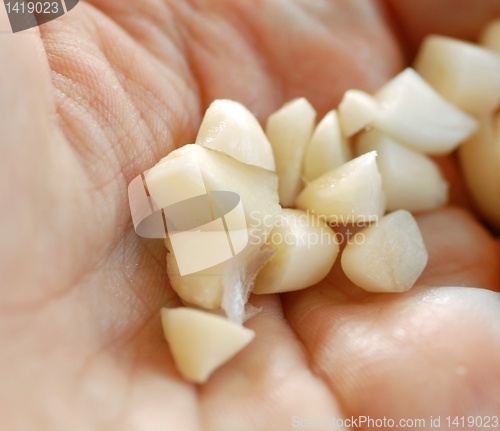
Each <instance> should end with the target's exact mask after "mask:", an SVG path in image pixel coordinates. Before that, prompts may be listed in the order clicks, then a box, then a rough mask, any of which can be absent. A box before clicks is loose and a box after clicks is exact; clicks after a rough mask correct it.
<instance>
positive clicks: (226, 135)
mask: <svg viewBox="0 0 500 431" xmlns="http://www.w3.org/2000/svg"><path fill="white" fill-rule="evenodd" d="M196 143H197V144H199V145H202V146H204V147H206V148H210V149H212V150H217V151H220V152H222V153H224V154H227V155H228V156H231V157H234V158H235V159H236V160H239V161H240V162H243V163H246V164H249V165H254V166H259V167H261V168H263V169H267V170H270V171H274V170H275V169H276V167H275V163H274V155H273V150H272V148H271V144H270V143H269V141H268V139H267V137H266V135H265V133H264V130H262V127H261V126H260V124H259V122H258V121H257V119H256V118H255V116H254V115H253V114H252V113H251V112H250V111H249V110H248V109H247V108H245V107H244V106H243V105H242V104H241V103H238V102H233V101H232V100H224V99H223V100H215V101H214V102H212V104H211V105H210V106H209V108H208V109H207V112H206V113H205V116H204V117H203V121H202V122H201V126H200V130H199V131H198V136H197V137H196Z"/></svg>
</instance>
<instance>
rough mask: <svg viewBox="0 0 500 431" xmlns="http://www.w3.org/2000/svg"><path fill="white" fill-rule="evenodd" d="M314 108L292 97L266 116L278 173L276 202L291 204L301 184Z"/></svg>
mask: <svg viewBox="0 0 500 431" xmlns="http://www.w3.org/2000/svg"><path fill="white" fill-rule="evenodd" d="M315 119H316V111H315V110H314V108H313V107H312V106H311V104H310V103H309V102H308V101H307V100H306V99H304V98H301V99H296V100H293V101H291V102H289V103H287V104H285V105H284V106H283V107H282V108H280V109H279V110H278V111H276V112H275V113H274V114H271V115H270V116H269V118H268V119H267V125H266V135H267V137H268V139H269V142H271V146H272V148H273V152H274V158H275V161H276V173H277V174H278V178H279V184H278V190H279V197H280V203H281V205H282V206H284V207H291V206H293V203H294V201H295V198H296V197H297V195H298V194H299V192H300V189H301V187H302V179H301V172H302V160H303V157H304V153H305V150H306V147H307V144H308V143H309V140H310V139H311V134H312V132H313V128H314V122H315Z"/></svg>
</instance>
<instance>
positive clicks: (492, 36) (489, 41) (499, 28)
mask: <svg viewBox="0 0 500 431" xmlns="http://www.w3.org/2000/svg"><path fill="white" fill-rule="evenodd" d="M479 43H480V44H481V45H483V46H484V47H485V48H488V49H491V50H492V51H495V52H496V53H497V54H500V19H495V20H493V21H491V22H489V23H488V24H487V25H486V26H485V27H484V29H483V31H482V32H481V34H480V36H479Z"/></svg>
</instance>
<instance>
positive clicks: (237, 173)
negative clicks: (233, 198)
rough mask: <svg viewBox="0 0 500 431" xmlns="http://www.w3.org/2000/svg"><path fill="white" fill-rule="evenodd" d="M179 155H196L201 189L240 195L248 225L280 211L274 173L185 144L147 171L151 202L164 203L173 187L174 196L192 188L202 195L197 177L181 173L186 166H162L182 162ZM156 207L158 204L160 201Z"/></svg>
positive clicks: (197, 146)
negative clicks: (174, 168)
mask: <svg viewBox="0 0 500 431" xmlns="http://www.w3.org/2000/svg"><path fill="white" fill-rule="evenodd" d="M183 156H193V157H195V158H196V161H197V164H198V166H199V167H200V169H201V177H202V185H203V187H204V189H203V190H206V191H208V192H211V191H231V192H235V193H237V194H238V195H239V196H240V197H241V200H242V203H243V208H244V211H245V217H246V221H247V225H248V226H249V227H250V226H252V225H255V224H259V221H261V220H263V219H264V218H266V217H267V218H268V217H269V216H273V215H274V214H277V213H279V212H280V211H281V207H280V205H279V203H278V199H279V198H278V192H277V187H278V178H277V176H276V174H275V173H274V172H270V171H268V170H265V169H262V168H259V167H256V166H251V165H247V164H245V163H242V162H240V161H238V160H236V159H234V158H232V157H230V156H227V155H225V154H223V153H220V152H218V151H213V150H210V149H207V148H204V147H202V146H200V145H196V144H190V145H185V146H183V147H181V148H178V149H177V150H174V151H172V152H171V153H169V154H168V156H166V157H164V158H163V159H162V160H160V162H159V163H158V164H157V165H156V166H154V167H153V168H152V169H151V170H150V171H149V172H148V174H147V175H146V183H147V184H148V188H149V192H150V194H151V196H152V197H153V199H154V200H155V202H160V203H163V202H165V201H166V199H167V198H166V197H167V196H170V195H172V193H173V190H174V189H175V193H176V195H178V196H185V194H186V193H187V192H189V193H192V192H191V191H192V190H196V191H197V194H196V195H195V196H197V195H200V194H202V193H198V191H199V183H200V180H199V178H198V177H196V176H195V175H191V173H189V174H186V173H185V172H186V171H187V169H188V167H189V166H188V165H183V164H181V165H179V167H178V170H176V171H175V172H173V171H172V168H171V165H170V164H169V165H168V167H167V165H164V162H168V161H172V160H176V159H178V158H181V157H182V160H183V161H184V160H186V159H185V158H184V157H183ZM206 191H204V192H203V193H206ZM183 199H186V197H185V198H183ZM180 200H181V199H180ZM158 206H159V207H162V206H161V205H160V204H158Z"/></svg>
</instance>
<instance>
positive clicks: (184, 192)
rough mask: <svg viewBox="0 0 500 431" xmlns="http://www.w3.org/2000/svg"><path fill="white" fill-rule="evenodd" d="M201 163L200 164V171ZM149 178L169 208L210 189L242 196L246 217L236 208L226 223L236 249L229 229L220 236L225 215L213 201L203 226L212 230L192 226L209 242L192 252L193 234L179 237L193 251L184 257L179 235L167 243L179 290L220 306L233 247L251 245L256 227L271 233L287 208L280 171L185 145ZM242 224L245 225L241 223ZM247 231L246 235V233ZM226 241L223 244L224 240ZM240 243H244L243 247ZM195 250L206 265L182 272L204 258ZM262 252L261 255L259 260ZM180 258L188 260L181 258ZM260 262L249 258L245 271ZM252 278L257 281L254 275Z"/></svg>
mask: <svg viewBox="0 0 500 431" xmlns="http://www.w3.org/2000/svg"><path fill="white" fill-rule="evenodd" d="M195 167H197V168H198V171H196V169H195ZM146 183H147V185H148V190H149V193H150V195H151V197H152V198H153V200H154V202H156V204H157V206H158V207H159V208H165V207H167V206H168V205H172V204H174V203H176V202H180V201H182V200H186V199H188V198H190V197H193V196H195V197H196V196H200V195H206V194H207V192H210V193H212V192H218V191H219V192H220V191H229V192H234V193H237V194H238V195H239V197H240V198H241V204H242V208H241V211H242V213H243V214H244V216H245V217H244V221H243V218H242V217H237V219H236V220H232V219H229V218H228V217H231V214H236V213H234V211H231V213H228V214H227V215H226V216H225V217H224V218H225V222H226V224H227V223H229V220H232V227H230V226H229V225H228V227H229V232H228V235H229V237H230V239H231V244H232V246H233V250H232V249H231V246H230V245H229V243H228V242H227V236H226V232H223V233H224V235H222V236H221V235H220V233H221V232H222V229H224V226H223V223H222V222H221V219H220V217H214V215H215V211H214V207H213V202H212V206H211V207H208V206H207V211H208V214H207V216H206V218H207V220H205V221H201V220H199V224H200V225H203V226H209V224H210V229H205V230H200V229H198V228H196V227H195V228H192V229H191V230H192V231H193V235H195V236H196V238H194V239H195V240H198V238H201V239H202V240H203V241H205V242H204V243H203V244H206V245H204V246H203V247H195V248H194V249H193V250H192V251H189V250H191V248H192V243H191V242H190V240H189V239H188V241H186V240H184V239H182V241H183V242H182V243H181V242H179V241H178V244H179V247H184V246H186V247H187V248H188V249H187V252H186V253H183V254H185V256H187V258H184V259H183V254H181V255H180V256H179V254H177V256H174V253H172V252H173V251H174V245H173V244H172V242H173V241H174V239H175V235H176V234H173V235H171V234H170V232H169V235H168V238H167V239H166V240H165V244H166V245H167V248H168V249H169V251H171V253H169V254H168V255H167V272H168V274H169V278H170V282H171V284H172V287H173V288H174V290H175V291H176V292H177V293H178V294H179V296H180V297H181V298H182V299H183V300H185V301H187V302H189V303H192V304H196V305H198V306H200V307H204V308H208V309H217V308H219V307H220V306H221V301H222V299H223V293H224V277H225V274H226V266H227V265H228V262H229V261H230V259H232V256H234V254H233V251H234V253H236V254H238V252H242V251H243V250H245V248H246V247H247V246H250V244H249V241H250V234H249V232H251V231H252V232H253V230H254V229H255V230H256V231H257V233H260V234H261V235H263V236H264V237H266V235H267V234H268V233H269V232H270V231H271V229H272V226H273V225H274V223H273V218H274V217H275V216H276V214H278V213H279V212H280V211H281V207H280V206H279V204H278V191H277V176H276V174H275V173H273V172H270V171H268V170H265V169H262V168H259V167H256V166H251V165H247V164H244V163H242V162H240V161H238V160H236V159H234V158H232V157H229V156H227V155H225V154H223V153H220V152H217V151H213V150H210V149H207V148H204V147H202V146H200V145H196V144H193V145H186V146H184V147H182V148H179V149H177V150H175V151H173V152H171V153H170V154H169V155H168V156H167V157H165V158H164V159H162V160H161V161H160V163H158V164H157V165H156V166H155V167H153V168H152V169H151V170H149V172H148V173H147V174H146ZM210 210H212V211H214V214H210ZM165 214H167V210H165ZM188 216H189V214H186V218H189V217H188ZM214 218H215V220H214V221H213V222H212V221H211V220H212V219H214ZM238 220H239V221H238ZM216 222H217V223H218V224H219V225H218V226H219V227H218V228H217V227H212V225H211V223H214V224H215V223H216ZM207 223H208V224H207ZM238 223H241V224H242V225H241V226H240V225H239V224H238ZM214 226H215V225H214ZM234 226H236V227H234ZM247 228H248V230H247ZM217 229H218V230H217ZM183 231H184V230H183ZM242 233H244V234H245V235H240V234H242ZM213 234H218V235H215V236H216V237H217V238H216V239H217V241H219V242H213V241H212V236H211V235H213ZM200 235H204V236H203V237H201V236H200ZM205 237H206V238H207V239H206V240H205ZM240 237H242V238H243V237H244V238H243V240H244V241H239V239H238V238H240ZM222 240H223V243H222V242H220V241H222ZM197 243H198V242H197ZM236 244H238V249H237V248H236V246H235V245H236ZM226 248H227V250H226ZM195 254H196V256H198V254H200V255H202V258H203V259H204V260H203V262H202V263H203V265H200V266H199V267H198V268H199V269H195V270H193V271H189V272H187V271H184V273H183V275H181V271H180V270H179V268H180V267H181V268H182V267H185V266H186V265H191V264H192V265H198V262H200V261H201V259H197V258H196V257H195V256H194V255H195ZM226 255H227V256H226ZM220 256H222V257H220ZM257 257H258V256H257ZM257 257H256V258H255V259H256V260H258V259H257ZM179 258H181V259H183V260H182V261H179V260H178V259H179ZM233 258H234V257H233ZM212 260H213V265H212V264H211V265H208V264H206V262H210V263H212ZM254 264H255V262H253V261H252V260H249V261H248V262H245V265H240V267H239V270H240V271H241V275H242V276H243V275H245V274H246V273H247V269H248V268H247V266H246V265H248V266H249V267H252V268H253V266H254ZM264 264H265V262H263V263H262V264H261V267H262V266H264ZM183 265H184V266H183ZM259 269H260V268H259ZM251 282H252V283H253V279H252V280H251Z"/></svg>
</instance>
